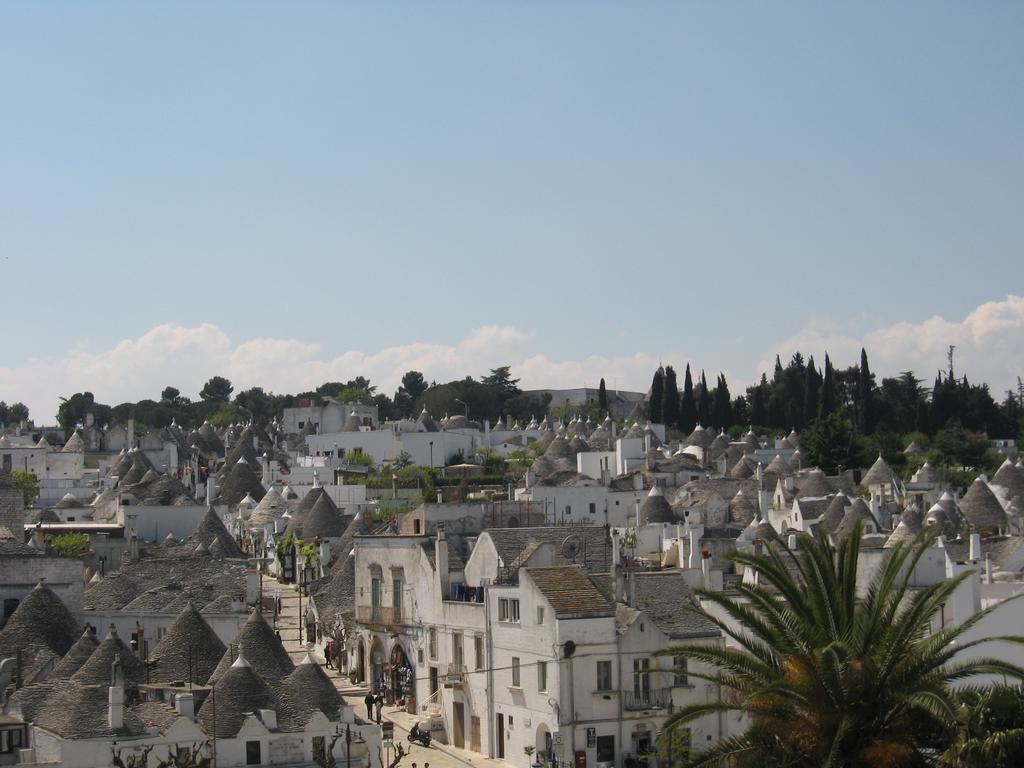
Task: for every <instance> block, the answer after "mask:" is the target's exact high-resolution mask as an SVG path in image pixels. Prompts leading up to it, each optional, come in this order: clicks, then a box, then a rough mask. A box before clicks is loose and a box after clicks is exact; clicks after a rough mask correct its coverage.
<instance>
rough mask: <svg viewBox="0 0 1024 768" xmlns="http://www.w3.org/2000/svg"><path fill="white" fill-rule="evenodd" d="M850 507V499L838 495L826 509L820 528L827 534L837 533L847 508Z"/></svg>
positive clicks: (841, 494) (844, 495) (819, 524)
mask: <svg viewBox="0 0 1024 768" xmlns="http://www.w3.org/2000/svg"><path fill="white" fill-rule="evenodd" d="M849 506H850V499H849V498H848V497H847V496H846V494H843V493H837V494H836V495H835V496H833V497H832V500H831V501H830V502H829V503H828V506H827V507H825V511H824V512H823V513H822V515H821V521H820V522H819V523H818V526H819V527H820V528H821V530H822V531H824V532H825V533H835V532H836V528H838V527H839V524H840V523H841V522H842V521H843V517H844V516H845V515H846V508H847V507H849Z"/></svg>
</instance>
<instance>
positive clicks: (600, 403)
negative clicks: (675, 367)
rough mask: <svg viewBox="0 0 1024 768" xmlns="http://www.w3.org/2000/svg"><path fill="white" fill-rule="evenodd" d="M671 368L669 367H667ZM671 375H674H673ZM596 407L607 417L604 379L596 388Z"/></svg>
mask: <svg viewBox="0 0 1024 768" xmlns="http://www.w3.org/2000/svg"><path fill="white" fill-rule="evenodd" d="M669 367H670V368H671V366H669ZM673 375H675V374H674V373H673ZM597 407H598V408H600V409H601V413H602V414H603V415H604V416H608V415H609V414H610V411H609V410H608V389H607V388H606V387H605V385H604V379H603V378H602V379H601V384H600V385H599V386H598V388H597Z"/></svg>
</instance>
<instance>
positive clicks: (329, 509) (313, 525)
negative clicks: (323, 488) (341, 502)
mask: <svg viewBox="0 0 1024 768" xmlns="http://www.w3.org/2000/svg"><path fill="white" fill-rule="evenodd" d="M345 527H346V521H345V519H344V518H343V517H342V515H341V512H339V511H338V508H337V507H336V506H335V504H334V502H333V501H332V500H331V497H330V496H329V495H328V494H327V493H326V492H325V493H323V494H321V495H320V498H319V499H317V501H316V503H315V504H314V505H313V508H312V509H311V510H309V514H308V515H306V519H305V521H304V522H303V524H302V537H301V538H302V540H303V541H313V540H314V539H316V537H317V536H319V537H320V538H321V539H335V538H338V537H340V536H341V535H342V534H343V533H345Z"/></svg>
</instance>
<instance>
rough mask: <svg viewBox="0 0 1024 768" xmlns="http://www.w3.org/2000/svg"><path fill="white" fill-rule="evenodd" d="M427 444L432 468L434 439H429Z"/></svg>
mask: <svg viewBox="0 0 1024 768" xmlns="http://www.w3.org/2000/svg"><path fill="white" fill-rule="evenodd" d="M427 445H429V446H430V468H431V469H433V468H434V441H433V440H431V441H430V442H429V443H427Z"/></svg>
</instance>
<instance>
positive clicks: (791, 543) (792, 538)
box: [786, 533, 796, 552]
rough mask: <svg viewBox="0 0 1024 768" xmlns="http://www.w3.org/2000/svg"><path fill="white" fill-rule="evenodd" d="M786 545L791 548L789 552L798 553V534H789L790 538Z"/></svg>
mask: <svg viewBox="0 0 1024 768" xmlns="http://www.w3.org/2000/svg"><path fill="white" fill-rule="evenodd" d="M786 545H787V546H788V547H789V550H790V551H791V552H795V551H796V534H795V533H791V534H789V538H788V539H787V540H786Z"/></svg>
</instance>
